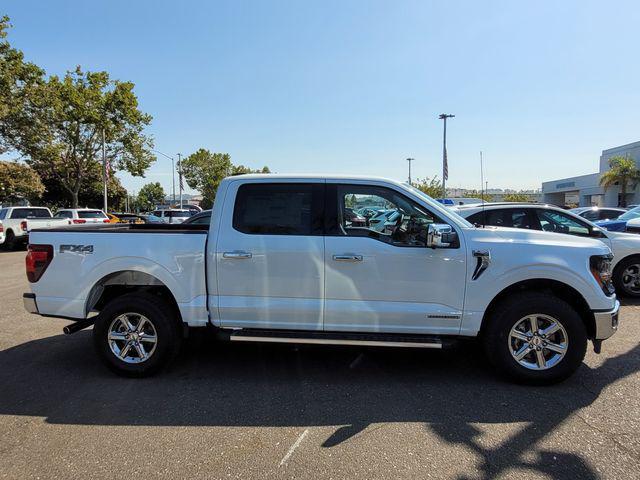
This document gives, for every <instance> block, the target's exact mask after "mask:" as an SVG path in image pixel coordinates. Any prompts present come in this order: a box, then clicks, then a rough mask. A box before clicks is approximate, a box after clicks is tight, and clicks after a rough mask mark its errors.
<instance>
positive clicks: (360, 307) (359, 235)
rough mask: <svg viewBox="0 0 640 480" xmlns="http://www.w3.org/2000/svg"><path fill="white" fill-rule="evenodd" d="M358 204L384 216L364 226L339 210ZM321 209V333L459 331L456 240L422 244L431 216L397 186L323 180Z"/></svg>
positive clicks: (461, 271) (461, 273)
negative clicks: (323, 220)
mask: <svg viewBox="0 0 640 480" xmlns="http://www.w3.org/2000/svg"><path fill="white" fill-rule="evenodd" d="M364 208H373V209H376V210H378V211H381V212H382V211H384V212H391V214H390V215H379V217H380V216H381V217H384V218H385V219H386V220H385V222H384V225H380V224H379V223H376V224H375V225H373V224H371V223H370V222H369V220H368V219H367V220H366V221H365V225H364V226H360V224H359V223H358V224H357V225H355V224H354V223H353V222H352V221H350V220H349V218H352V216H351V215H345V209H348V211H349V212H351V211H354V212H356V213H358V211H364V210H363V209H364ZM326 211H327V219H328V224H327V225H326V230H327V236H326V237H325V266H326V267H325V268H326V270H325V275H326V288H325V298H326V300H325V317H324V318H325V319H324V329H325V330H326V331H358V332H387V333H422V334H457V333H458V332H459V329H460V322H461V316H462V309H463V301H464V290H465V276H466V268H465V261H466V257H465V253H464V248H462V247H461V246H460V245H457V246H456V247H455V248H446V249H430V248H426V246H425V242H426V229H427V226H428V224H430V223H443V221H442V220H441V219H440V218H438V216H437V215H435V214H434V213H432V212H431V211H430V210H429V208H428V207H425V206H424V205H422V204H419V203H418V202H416V201H414V200H412V199H410V198H408V197H407V196H406V195H405V194H404V193H403V192H401V191H396V190H393V189H390V188H387V187H381V186H380V187H379V186H370V185H364V184H362V185H357V184H356V185H344V184H338V183H332V182H329V181H328V182H327V197H326ZM454 228H455V227H454ZM459 238H460V242H462V241H464V240H463V239H462V237H461V236H460V235H459Z"/></svg>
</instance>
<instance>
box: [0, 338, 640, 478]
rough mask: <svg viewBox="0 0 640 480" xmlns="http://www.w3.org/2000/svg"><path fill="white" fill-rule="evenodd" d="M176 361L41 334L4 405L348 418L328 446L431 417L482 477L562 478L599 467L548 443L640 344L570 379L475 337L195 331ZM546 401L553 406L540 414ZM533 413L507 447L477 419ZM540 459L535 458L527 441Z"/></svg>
mask: <svg viewBox="0 0 640 480" xmlns="http://www.w3.org/2000/svg"><path fill="white" fill-rule="evenodd" d="M185 350H186V352H183V354H182V355H181V357H180V358H179V359H178V361H177V362H176V363H175V364H174V365H173V366H172V368H171V369H170V370H169V371H166V372H164V373H162V374H160V375H159V376H156V377H153V378H148V379H140V380H133V379H124V378H119V377H116V376H114V375H113V374H111V373H110V372H108V371H107V370H106V369H105V368H103V367H102V365H101V364H100V363H99V361H98V359H97V357H96V355H95V354H94V352H93V349H92V346H91V342H90V332H86V331H85V332H81V333H79V334H76V335H74V336H71V337H65V336H63V335H58V336H53V337H49V338H44V339H41V340H34V341H31V342H28V343H25V344H22V345H18V346H16V347H13V348H10V349H8V350H5V351H2V352H0V365H2V369H0V385H2V390H3V391H2V394H1V396H0V415H32V416H40V417H45V418H46V420H47V421H48V422H50V423H56V424H79V425H152V426H155V425H159V426H192V425H200V426H202V425H204V426H300V427H313V426H326V425H338V426H340V427H338V428H337V430H336V431H335V432H334V433H333V434H332V435H331V436H330V437H329V438H327V439H326V440H325V442H324V444H323V447H332V446H335V445H338V444H340V443H342V442H345V441H348V440H349V439H350V438H352V437H353V436H354V435H356V434H358V433H359V432H361V431H362V430H363V429H365V428H366V427H367V426H368V425H370V424H372V423H384V422H423V423H425V424H426V426H427V427H426V428H428V429H430V430H432V431H433V432H435V433H436V434H437V435H438V436H440V437H441V438H442V439H444V440H446V441H447V442H450V443H452V444H462V445H466V446H467V447H468V448H470V449H471V450H473V451H475V452H476V454H477V455H478V457H479V458H480V459H481V464H482V466H481V470H480V473H482V475H483V477H482V478H492V477H494V476H496V475H499V474H501V473H504V470H505V469H507V468H511V467H513V466H522V467H525V468H528V469H531V470H533V471H536V472H539V473H541V474H543V473H544V474H547V475H548V476H550V477H551V478H566V477H567V476H571V477H572V478H586V479H588V478H597V476H598V475H597V473H596V472H595V471H593V470H592V469H591V467H590V466H589V465H588V463H587V462H586V461H585V460H584V459H583V458H582V457H581V456H579V455H577V454H576V455H574V454H566V453H560V452H552V451H541V450H539V448H538V447H536V443H538V442H539V441H540V440H542V439H543V438H544V437H545V436H547V435H548V434H550V433H552V432H553V431H554V429H555V428H556V427H558V426H559V425H560V424H561V423H562V422H564V421H565V420H566V419H567V418H568V417H570V416H571V415H572V414H573V413H574V412H575V411H577V410H578V409H580V408H583V407H585V406H588V405H590V404H591V403H592V402H593V401H594V400H595V399H596V398H597V397H598V395H599V394H600V392H601V391H602V390H603V389H604V388H605V387H606V386H607V385H610V384H612V383H613V382H616V381H617V380H620V379H622V378H624V377H626V376H628V375H630V374H632V373H633V372H636V371H637V370H639V369H640V346H638V347H635V348H634V349H633V350H631V351H629V352H628V353H625V354H623V355H620V356H618V357H615V358H609V359H607V360H606V361H605V362H604V363H603V364H602V365H601V366H600V367H598V368H597V369H591V368H589V367H587V366H586V365H584V364H583V365H582V367H581V368H580V370H579V371H578V372H577V373H576V375H574V377H572V378H571V379H569V380H568V381H566V382H564V383H563V384H560V385H556V386H553V387H546V388H534V387H526V386H519V385H513V384H509V383H505V382H502V381H500V380H499V379H497V378H496V377H494V376H493V375H492V374H491V372H490V371H488V369H486V368H483V367H482V365H483V362H482V361H479V360H478V359H479V355H480V354H479V350H478V349H477V347H476V345H475V344H473V343H472V344H465V345H462V346H461V347H459V348H457V349H456V350H453V351H444V352H429V351H403V350H393V349H377V350H376V349H361V348H347V347H342V348H338V347H334V348H328V347H294V346H289V345H287V346H277V345H264V346H263V345H255V344H254V345H238V344H233V345H230V344H221V343H216V344H211V343H209V342H207V341H202V339H200V341H197V340H190V341H189V343H188V344H187V348H186V349H185ZM540 412H544V414H543V415H540ZM514 422H524V423H526V427H524V428H523V430H521V431H520V432H519V433H517V434H516V435H514V436H512V437H510V438H509V439H507V440H506V441H505V442H504V443H502V444H501V445H499V446H497V447H495V448H486V447H483V446H481V444H480V443H479V442H478V436H479V431H478V430H477V428H476V427H475V426H474V424H477V423H488V424H495V423H514ZM532 451H533V452H534V453H536V457H537V461H535V462H533V463H532V462H531V461H525V460H524V459H523V454H524V453H525V452H528V453H531V452H532Z"/></svg>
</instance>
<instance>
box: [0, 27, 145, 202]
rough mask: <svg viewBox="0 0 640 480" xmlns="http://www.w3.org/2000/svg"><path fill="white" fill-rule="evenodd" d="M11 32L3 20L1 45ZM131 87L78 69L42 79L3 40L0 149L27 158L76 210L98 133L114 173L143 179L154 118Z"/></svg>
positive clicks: (97, 152) (96, 152) (93, 163)
mask: <svg viewBox="0 0 640 480" xmlns="http://www.w3.org/2000/svg"><path fill="white" fill-rule="evenodd" d="M8 27H9V24H8V18H6V17H3V18H2V19H0V37H2V38H5V37H6V30H7V28H8ZM133 87H134V85H133V83H131V82H120V81H117V80H115V81H114V80H111V79H110V78H109V74H108V73H107V72H83V71H82V70H81V68H80V67H77V68H76V69H75V70H74V71H72V72H68V73H67V74H66V75H65V76H64V77H62V78H59V77H58V76H55V75H53V76H51V77H49V78H48V79H47V78H45V74H44V71H43V70H42V69H40V68H38V67H37V66H35V65H33V64H31V63H26V62H24V59H23V55H22V52H20V51H18V50H15V49H13V48H12V47H11V46H10V45H9V43H8V42H7V41H6V40H2V41H1V42H0V144H1V145H2V147H3V148H4V149H7V148H11V149H14V150H16V151H18V152H20V153H21V154H23V155H24V156H26V157H27V162H28V163H29V165H31V166H32V167H33V168H34V169H36V170H37V171H38V172H39V173H40V174H41V175H44V176H47V177H53V178H56V179H57V181H58V182H59V184H60V185H61V186H62V187H63V189H64V191H65V192H66V193H67V195H68V196H69V197H70V198H71V205H72V207H76V206H77V205H78V197H79V194H80V191H81V190H82V188H83V185H84V184H85V183H89V182H91V181H92V180H93V172H94V171H95V170H96V168H99V164H100V161H101V157H102V151H101V149H102V133H103V132H104V135H105V140H106V154H107V158H108V160H109V163H110V166H111V169H112V170H114V171H115V170H124V171H127V172H129V173H131V174H132V175H135V176H142V175H143V174H144V172H145V170H146V169H147V168H148V167H149V166H150V164H151V163H152V162H153V161H154V160H155V157H154V156H153V155H152V153H151V148H152V147H153V142H152V140H151V138H150V137H147V136H146V135H145V134H144V133H143V130H144V128H145V127H146V126H147V125H148V124H149V123H150V122H151V117H150V116H149V115H147V114H145V113H143V112H141V111H140V110H139V108H138V99H137V98H136V96H135V94H134V93H133Z"/></svg>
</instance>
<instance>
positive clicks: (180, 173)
mask: <svg viewBox="0 0 640 480" xmlns="http://www.w3.org/2000/svg"><path fill="white" fill-rule="evenodd" d="M181 157H182V154H180V153H179V154H178V188H179V189H180V209H181V210H182V188H183V187H182V160H181Z"/></svg>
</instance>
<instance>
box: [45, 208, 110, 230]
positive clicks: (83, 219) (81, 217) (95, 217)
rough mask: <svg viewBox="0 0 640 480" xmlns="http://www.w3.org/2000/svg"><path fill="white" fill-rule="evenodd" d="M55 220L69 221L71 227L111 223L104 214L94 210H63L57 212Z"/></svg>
mask: <svg viewBox="0 0 640 480" xmlns="http://www.w3.org/2000/svg"><path fill="white" fill-rule="evenodd" d="M56 218H66V219H68V220H70V221H71V223H72V224H73V225H85V226H94V225H95V224H96V223H110V222H111V220H110V219H109V217H108V216H107V214H106V213H104V212H103V211H102V210H98V209H95V208H63V209H61V210H58V212H57V213H56Z"/></svg>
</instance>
